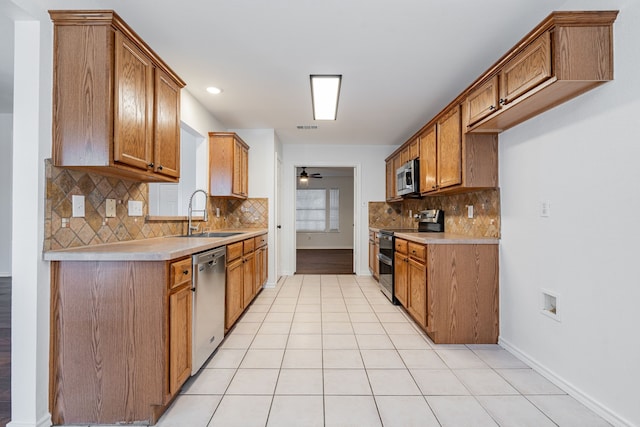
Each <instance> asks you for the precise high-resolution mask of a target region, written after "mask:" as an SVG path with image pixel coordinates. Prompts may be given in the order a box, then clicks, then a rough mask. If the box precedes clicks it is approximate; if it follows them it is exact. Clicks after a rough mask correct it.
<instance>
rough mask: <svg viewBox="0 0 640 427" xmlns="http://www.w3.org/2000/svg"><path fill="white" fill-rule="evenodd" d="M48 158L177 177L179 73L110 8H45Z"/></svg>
mask: <svg viewBox="0 0 640 427" xmlns="http://www.w3.org/2000/svg"><path fill="white" fill-rule="evenodd" d="M49 14H50V16H51V20H52V21H53V23H54V48H53V150H52V151H53V156H52V157H53V164H54V165H56V166H62V167H69V168H83V169H87V170H89V171H90V172H94V173H98V174H102V175H108V176H116V177H122V178H127V179H132V180H136V181H144V182H153V181H158V182H177V181H178V179H179V177H180V89H181V88H182V87H184V86H185V83H184V81H182V80H181V79H180V77H178V76H177V75H176V74H175V73H174V72H173V71H172V70H171V69H170V68H169V67H168V66H167V65H166V64H165V63H164V62H163V61H162V59H160V57H158V56H157V55H156V54H155V52H153V50H151V48H150V47H149V46H147V44H146V43H145V42H144V41H143V40H142V39H140V37H138V35H137V34H136V33H135V32H134V31H133V30H132V29H131V28H130V27H129V26H128V25H127V24H126V23H125V22H124V21H123V20H122V19H121V18H120V17H119V16H118V15H117V14H116V13H115V12H113V11H73V10H71V11H65V10H60V11H50V12H49Z"/></svg>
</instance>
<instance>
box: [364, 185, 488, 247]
mask: <svg viewBox="0 0 640 427" xmlns="http://www.w3.org/2000/svg"><path fill="white" fill-rule="evenodd" d="M467 206H473V213H474V217H473V218H467ZM425 209H442V210H443V211H444V214H445V215H444V219H445V224H444V229H445V231H446V232H448V233H455V234H461V235H465V236H472V237H500V190H499V189H491V190H482V191H475V192H472V193H463V194H454V195H448V196H432V197H425V198H422V199H406V200H403V201H401V202H395V203H386V202H369V226H370V227H376V228H385V227H386V228H415V229H417V228H418V223H417V222H416V220H415V219H413V218H411V217H410V216H409V213H411V214H412V215H413V214H416V213H418V212H419V211H421V210H425Z"/></svg>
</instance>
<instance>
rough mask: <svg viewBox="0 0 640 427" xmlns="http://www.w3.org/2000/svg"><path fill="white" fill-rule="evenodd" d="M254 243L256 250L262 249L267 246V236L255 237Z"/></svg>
mask: <svg viewBox="0 0 640 427" xmlns="http://www.w3.org/2000/svg"><path fill="white" fill-rule="evenodd" d="M253 241H254V245H255V247H256V248H261V247H263V246H264V245H266V244H267V235H266V234H263V235H261V236H258V237H254V238H253Z"/></svg>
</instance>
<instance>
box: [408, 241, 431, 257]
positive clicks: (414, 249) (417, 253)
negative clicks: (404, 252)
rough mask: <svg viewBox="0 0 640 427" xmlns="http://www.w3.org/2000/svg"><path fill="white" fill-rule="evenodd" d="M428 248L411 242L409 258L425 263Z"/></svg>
mask: <svg viewBox="0 0 640 427" xmlns="http://www.w3.org/2000/svg"><path fill="white" fill-rule="evenodd" d="M426 254H427V248H426V246H424V245H420V244H418V243H413V242H409V256H410V257H411V258H413V259H415V260H417V261H420V262H424V261H425V259H426Z"/></svg>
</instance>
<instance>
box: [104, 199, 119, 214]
mask: <svg viewBox="0 0 640 427" xmlns="http://www.w3.org/2000/svg"><path fill="white" fill-rule="evenodd" d="M105 210H106V217H107V218H115V217H116V199H107V207H106V209H105Z"/></svg>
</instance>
